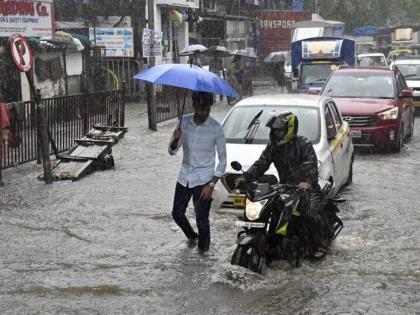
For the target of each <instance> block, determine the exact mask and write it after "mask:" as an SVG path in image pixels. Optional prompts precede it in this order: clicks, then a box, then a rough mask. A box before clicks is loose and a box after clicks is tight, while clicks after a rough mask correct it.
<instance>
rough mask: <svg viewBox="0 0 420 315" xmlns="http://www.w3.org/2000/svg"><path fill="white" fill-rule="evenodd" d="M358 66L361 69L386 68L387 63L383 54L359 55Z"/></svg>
mask: <svg viewBox="0 0 420 315" xmlns="http://www.w3.org/2000/svg"><path fill="white" fill-rule="evenodd" d="M357 65H358V66H360V67H386V66H388V62H387V61H386V58H385V55H384V54H383V53H367V54H358V55H357Z"/></svg>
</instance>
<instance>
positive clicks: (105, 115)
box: [0, 90, 125, 169]
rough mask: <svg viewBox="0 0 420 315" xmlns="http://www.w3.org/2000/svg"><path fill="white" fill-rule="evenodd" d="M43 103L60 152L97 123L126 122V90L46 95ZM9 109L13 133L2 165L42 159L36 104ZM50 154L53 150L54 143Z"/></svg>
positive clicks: (121, 123) (22, 103)
mask: <svg viewBox="0 0 420 315" xmlns="http://www.w3.org/2000/svg"><path fill="white" fill-rule="evenodd" d="M42 104H43V105H44V107H45V116H46V117H45V119H46V121H47V125H48V131H49V132H50V135H51V138H52V139H53V140H54V142H55V144H56V146H57V148H58V151H59V152H63V151H66V150H68V149H70V148H71V147H72V146H73V145H74V140H75V139H77V138H81V137H82V136H83V135H84V134H86V133H87V132H88V131H89V130H90V129H91V128H92V127H93V126H94V125H103V126H110V125H115V126H124V123H125V103H124V92H123V90H121V91H102V92H95V93H87V94H79V95H71V96H62V97H54V98H47V99H43V100H42ZM9 111H10V113H11V115H12V119H11V120H12V121H11V125H12V126H11V130H10V132H11V136H10V141H8V142H7V143H4V146H3V149H4V150H3V160H0V162H1V168H3V169H5V168H8V167H12V166H15V165H17V164H22V163H26V162H29V161H34V160H38V161H40V153H39V143H38V136H37V125H36V121H37V119H36V105H35V103H34V102H33V101H28V102H16V103H11V104H9ZM50 153H53V152H52V148H51V145H50Z"/></svg>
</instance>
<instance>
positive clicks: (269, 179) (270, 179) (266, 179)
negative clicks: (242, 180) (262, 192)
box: [223, 173, 277, 191]
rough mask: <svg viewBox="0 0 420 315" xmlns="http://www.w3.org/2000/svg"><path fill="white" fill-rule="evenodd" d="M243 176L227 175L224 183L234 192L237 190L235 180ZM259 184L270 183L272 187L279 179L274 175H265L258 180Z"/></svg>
mask: <svg viewBox="0 0 420 315" xmlns="http://www.w3.org/2000/svg"><path fill="white" fill-rule="evenodd" d="M239 176H241V174H232V173H227V174H226V175H225V177H224V181H223V183H224V184H225V186H226V187H227V188H228V190H231V191H232V190H234V189H235V179H237V178H238V177H239ZM258 182H260V183H269V184H270V185H273V184H276V183H277V177H276V176H274V175H263V176H261V177H260V178H259V179H258Z"/></svg>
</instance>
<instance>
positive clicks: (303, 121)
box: [223, 105, 320, 144]
mask: <svg viewBox="0 0 420 315" xmlns="http://www.w3.org/2000/svg"><path fill="white" fill-rule="evenodd" d="M261 110H263V112H262V114H261V116H260V118H259V123H260V124H259V127H258V129H257V132H256V134H255V137H254V139H253V142H252V143H254V144H266V143H267V142H268V139H269V134H270V128H268V127H266V126H265V124H266V123H267V121H268V120H269V119H270V118H271V117H272V115H273V114H275V113H279V112H293V113H295V114H296V115H297V117H298V120H299V129H298V134H299V135H302V136H305V137H306V138H308V139H309V140H310V141H311V142H312V143H313V144H316V143H318V142H319V138H320V123H319V120H320V119H319V110H318V109H317V108H313V107H301V106H286V105H284V106H258V105H256V106H238V107H236V108H234V109H233V110H232V112H231V113H230V115H229V116H228V117H227V118H226V120H225V121H224V123H223V129H224V132H225V137H226V142H227V143H244V137H245V135H246V133H247V128H248V126H249V124H250V122H251V120H252V119H253V118H254V117H255V116H256V115H257V114H258V113H259V112H260V111H261Z"/></svg>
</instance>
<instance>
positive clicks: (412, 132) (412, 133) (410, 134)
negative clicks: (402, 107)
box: [407, 114, 414, 139]
mask: <svg viewBox="0 0 420 315" xmlns="http://www.w3.org/2000/svg"><path fill="white" fill-rule="evenodd" d="M413 135H414V114H413V117H412V119H411V123H410V131H409V133H408V136H407V138H408V139H411V138H412V137H413Z"/></svg>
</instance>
